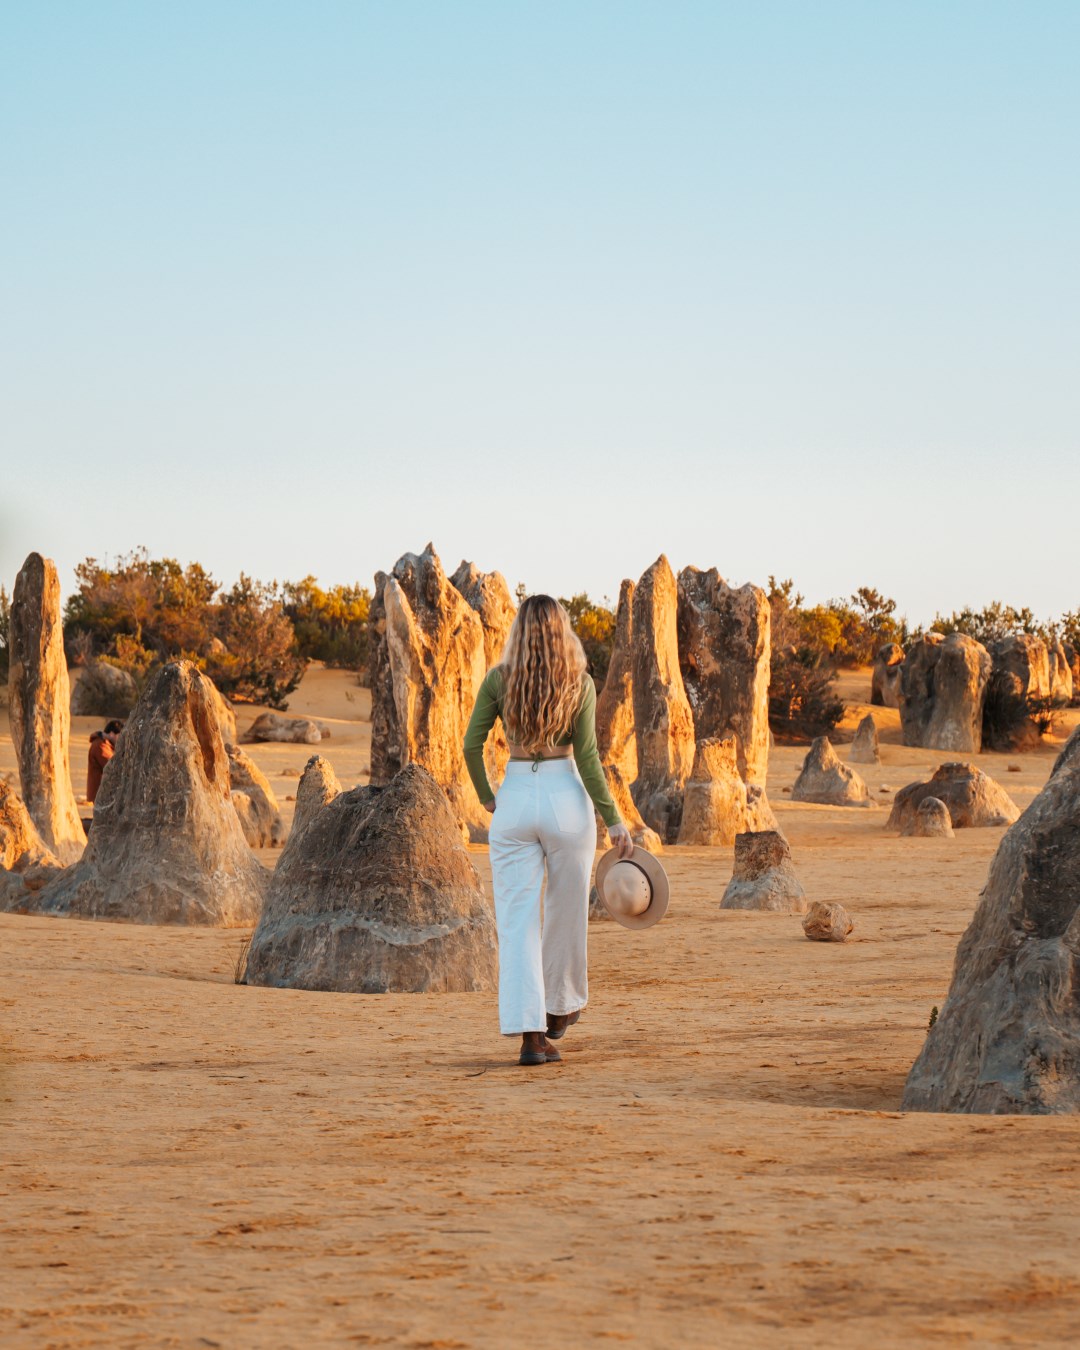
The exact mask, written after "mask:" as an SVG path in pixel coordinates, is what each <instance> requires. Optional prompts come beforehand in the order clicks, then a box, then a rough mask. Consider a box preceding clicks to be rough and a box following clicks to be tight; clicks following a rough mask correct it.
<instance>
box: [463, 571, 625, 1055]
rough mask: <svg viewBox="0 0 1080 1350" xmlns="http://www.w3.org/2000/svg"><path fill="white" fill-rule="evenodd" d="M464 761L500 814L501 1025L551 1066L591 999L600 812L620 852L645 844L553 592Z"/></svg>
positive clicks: (485, 691)
mask: <svg viewBox="0 0 1080 1350" xmlns="http://www.w3.org/2000/svg"><path fill="white" fill-rule="evenodd" d="M497 717H501V718H502V723H503V727H504V729H505V731H506V738H507V740H508V741H509V743H510V763H509V764H508V765H507V766H506V778H505V779H504V781H503V785H502V787H501V788H500V789H499V795H498V798H496V797H495V794H494V793H493V792H492V790H491V785H490V784H489V783H488V780H487V774H486V773H485V772H484V742H485V741H486V740H487V737H488V733H489V732H490V731H491V728H492V727H493V726H494V725H495V719H496V718H497ZM571 753H572V754H573V758H572V759H571V757H570V756H571ZM465 762H466V764H467V765H468V768H469V776H470V777H471V778H472V781H473V786H474V787H475V788H476V792H477V795H478V796H479V798H480V800H481V802H483V804H484V806H485V807H486V808H487V809H488V810H489V811H491V812H493V813H494V819H493V820H492V822H491V834H490V839H491V876H492V883H493V886H494V890H495V922H496V927H497V929H498V935H499V1023H500V1029H501V1031H502V1034H503V1035H504V1036H516V1035H518V1034H519V1033H520V1034H521V1036H522V1042H521V1056H520V1059H519V1063H521V1064H548V1063H551V1062H552V1061H554V1060H558V1059H560V1058H561V1056H560V1055H559V1052H558V1050H556V1048H555V1047H554V1046H553V1045H552V1044H551V1041H554V1040H558V1039H559V1038H560V1037H561V1036H563V1035H564V1034H565V1032H566V1028H567V1027H568V1026H569V1025H571V1024H572V1023H573V1022H576V1021H577V1019H578V1014H579V1013H580V1011H581V1009H582V1008H584V1006H585V1004H586V1003H587V1001H588V997H589V988H588V976H587V973H586V950H585V949H586V939H587V936H588V929H589V875H590V873H591V871H592V861H593V854H594V852H595V850H596V824H595V820H594V817H593V806H594V805H595V806H596V809H597V810H598V811H599V812H600V815H601V817H602V819H603V821H604V824H605V825H606V826H607V827H608V838H609V839H610V840H611V843H612V844H613V845H614V846H615V848H616V849H617V850H618V853H619V857H629V856H630V854H631V853H632V852H633V848H634V845H633V842H632V840H631V838H630V832H629V830H627V828H626V826H625V825H624V824H623V823H622V819H621V817H620V816H619V810H618V807H617V806H616V805H615V803H614V802H613V801H612V799H611V793H610V792H609V791H608V786H607V780H606V779H605V778H604V771H603V769H602V768H601V766H600V756H599V755H598V753H597V750H596V689H595V687H594V685H593V682H592V679H591V678H590V676H589V675H588V673H587V670H586V661H585V652H584V649H583V648H582V646H581V643H580V642H579V641H578V638H577V635H576V634H575V633H574V630H573V628H571V626H570V616H569V614H567V612H566V610H565V609H564V608H563V607H562V605H560V604H559V602H558V601H557V600H553V599H552V598H551V596H550V595H530V596H529V597H528V598H527V599H526V600H523V601H522V604H521V608H520V609H519V610H518V612H517V616H516V617H515V619H514V623H513V627H512V628H511V629H510V636H509V637H508V638H507V641H506V648H505V650H504V651H503V655H502V660H501V661H500V663H499V664H498V665H497V666H494V667H493V668H492V669H491V670H489V671H488V673H487V675H486V676H485V677H484V682H483V684H481V686H480V692H479V693H478V694H477V697H476V706H475V707H474V708H473V713H472V717H471V718H470V720H469V726H468V730H467V731H466V733H465ZM575 766H576V767H575ZM590 798H591V799H592V800H591V801H590V800H589V799H590ZM545 863H546V864H547V893H546V895H545V897H544V918H543V923H542V924H541V920H540V892H541V890H542V888H543V884H544V865H545Z"/></svg>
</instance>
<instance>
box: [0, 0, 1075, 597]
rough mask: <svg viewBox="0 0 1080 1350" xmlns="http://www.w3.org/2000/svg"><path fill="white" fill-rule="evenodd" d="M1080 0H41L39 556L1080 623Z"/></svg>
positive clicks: (21, 94) (28, 82) (16, 351)
mask: <svg viewBox="0 0 1080 1350" xmlns="http://www.w3.org/2000/svg"><path fill="white" fill-rule="evenodd" d="M1078 52H1080V4H1077V3H1075V2H1074V0H1068V2H1066V3H1053V0H1039V3H1037V4H1032V3H1029V2H1028V0H1018V2H1017V3H1000V0H998V2H995V0H978V2H977V3H949V0H933V2H932V3H919V2H918V0H893V2H891V3H890V0H877V2H872V0H857V2H853V3H830V2H829V0H815V2H814V3H806V2H804V0H797V2H795V3H774V2H772V0H753V2H752V3H751V0H740V3H730V4H727V3H722V2H721V0H712V2H711V3H680V2H679V0H664V2H661V0H653V2H652V3H647V4H642V3H634V2H633V0H617V2H612V3H598V2H597V0H572V2H564V0H555V2H554V3H552V2H551V0H547V2H546V3H539V2H536V3H515V2H514V0H500V2H499V3H494V2H491V3H456V2H455V0H438V2H437V3H408V0H383V2H382V3H363V2H362V0H342V3H330V2H328V0H293V3H287V4H286V3H272V2H271V0H259V2H258V3H254V2H251V3H247V2H245V0H228V3H222V2H221V0H213V3H209V2H202V3H200V2H199V0H184V3H182V4H154V3H147V2H146V0H132V2H131V3H109V2H108V0H94V2H93V3H85V2H84V0H68V2H67V3H54V2H52V0H8V3H6V4H5V5H4V6H3V8H2V12H0V62H2V69H0V116H2V126H0V173H2V192H3V210H2V213H0V216H2V218H0V233H2V238H3V269H2V271H3V279H2V282H0V286H2V300H0V310H2V317H0V325H2V350H0V360H2V372H0V381H2V384H3V391H2V392H3V401H2V434H3V450H2V454H3V466H2V467H3V472H2V474H0V578H3V579H4V580H5V581H6V583H7V584H8V587H9V589H10V585H11V581H12V580H13V578H14V574H15V571H16V570H17V568H18V566H19V565H20V563H21V561H22V559H23V557H24V556H25V554H26V553H27V552H28V551H29V550H31V549H38V550H40V551H42V552H45V553H48V554H51V555H52V556H53V557H55V558H56V560H57V562H58V563H59V564H60V566H61V569H62V572H63V575H64V580H65V585H70V583H71V568H72V567H73V565H74V564H75V563H76V562H77V561H78V560H79V559H80V558H82V557H84V556H86V555H88V554H94V555H96V556H98V557H101V556H103V555H105V554H108V555H110V556H115V555H116V554H117V553H119V552H121V551H124V550H127V549H129V548H131V547H133V546H135V545H138V544H146V545H147V546H148V547H149V548H150V549H151V551H152V552H154V553H155V554H168V555H172V556H177V557H179V558H180V559H181V560H184V561H186V560H188V559H191V558H197V559H199V560H200V561H202V562H203V563H205V564H206V565H207V566H209V567H210V569H211V570H212V571H213V572H214V574H215V575H216V576H218V577H219V579H221V580H223V581H231V580H233V579H234V578H235V576H236V575H237V573H238V572H239V571H240V570H241V569H244V570H245V571H247V572H249V573H251V574H254V575H255V576H258V577H262V578H266V579H270V578H273V577H276V578H278V579H279V580H281V579H285V578H286V577H289V578H294V577H298V576H301V575H303V574H305V573H307V572H313V573H315V574H316V575H317V576H318V577H319V578H320V579H321V580H323V581H324V582H333V581H352V580H356V579H358V580H361V581H370V578H371V575H372V573H373V572H374V571H375V569H376V568H379V567H384V568H385V567H388V566H389V565H390V564H391V563H392V562H393V561H394V559H395V558H397V557H398V556H399V555H400V554H401V553H402V552H404V551H405V550H407V549H419V548H420V547H422V546H423V544H424V543H425V542H426V541H427V540H428V539H429V538H432V539H433V540H434V542H435V545H436V547H437V548H438V550H439V552H440V553H441V554H442V556H443V559H444V562H445V563H446V564H447V567H448V568H452V567H454V566H455V565H456V564H457V562H458V561H459V560H460V558H462V557H468V558H471V559H473V560H475V561H476V562H477V563H479V564H480V565H481V566H482V567H484V568H498V569H500V570H502V571H503V572H505V573H506V575H507V577H508V579H509V581H510V582H511V584H513V583H515V582H517V581H519V580H522V581H524V582H525V583H526V584H527V585H528V587H529V588H530V589H534V590H540V589H544V590H553V591H555V592H557V593H560V592H566V591H569V590H570V589H571V588H573V589H581V588H587V589H588V590H590V591H591V592H593V593H594V594H596V595H603V594H605V593H606V594H609V595H614V594H616V593H617V587H618V583H619V580H620V578H621V577H623V576H624V575H625V576H637V575H639V574H640V572H641V571H642V570H643V569H644V568H645V567H646V566H647V565H648V564H649V563H650V562H651V561H652V560H653V558H654V557H655V556H656V555H657V554H658V553H659V552H661V551H665V552H667V554H668V556H669V557H670V558H671V560H672V562H673V564H674V565H675V566H676V567H679V566H681V565H683V564H685V563H687V562H693V563H696V564H698V565H699V566H702V567H708V566H712V565H715V566H717V567H719V568H720V570H721V572H722V573H723V574H724V575H726V576H727V577H728V578H729V579H731V580H732V581H735V582H742V581H745V580H753V581H758V582H762V583H763V582H764V581H765V579H766V577H767V576H768V574H769V573H770V572H772V573H776V574H778V575H780V576H788V575H790V576H793V577H794V578H795V579H796V582H797V584H798V586H799V588H800V589H801V590H803V591H804V592H805V593H806V594H807V595H808V596H809V597H811V598H813V599H815V600H817V599H825V598H827V597H828V596H830V595H834V594H844V593H847V592H850V591H851V590H853V589H854V588H855V587H856V586H858V585H860V584H866V583H869V584H874V585H877V586H878V587H880V588H881V589H883V590H886V591H887V592H888V593H890V594H892V595H894V596H895V597H896V598H897V600H898V601H899V602H900V605H901V608H902V609H904V610H905V611H907V612H908V613H909V615H910V616H911V617H912V618H915V619H922V618H927V617H929V616H930V615H931V614H932V613H933V612H934V610H935V609H938V608H941V609H946V610H947V609H951V608H953V607H957V606H960V605H963V604H965V603H970V604H982V603H985V602H987V601H989V600H992V599H995V598H996V599H1003V600H1008V601H1011V602H1013V603H1017V604H1020V603H1027V604H1030V605H1032V606H1033V607H1034V608H1035V609H1036V610H1037V611H1038V612H1039V613H1040V614H1045V615H1049V614H1053V613H1056V612H1059V611H1061V610H1063V609H1066V608H1070V609H1071V608H1075V607H1077V606H1080V566H1078V557H1080V552H1078V548H1077V532H1076V531H1077V527H1076V518H1077V502H1078V489H1080V378H1078V377H1080V175H1078V172H1077V165H1078V163H1080V135H1078V132H1080V81H1078V79H1077V57H1078Z"/></svg>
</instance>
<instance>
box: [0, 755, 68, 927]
mask: <svg viewBox="0 0 1080 1350" xmlns="http://www.w3.org/2000/svg"><path fill="white" fill-rule="evenodd" d="M60 868H61V864H60V861H59V859H58V858H56V856H55V855H54V854H53V853H51V852H50V851H49V850H48V849H47V848H46V847H45V845H44V843H43V842H42V839H41V835H40V834H38V831H37V827H36V826H35V824H34V822H33V821H32V820H31V819H30V813H29V811H27V809H26V807H25V806H24V805H23V803H22V800H21V799H20V797H19V794H18V793H17V792H16V791H15V789H14V788H13V787H12V786H11V784H10V783H5V782H2V781H0V909H20V908H22V906H23V902H24V900H25V897H26V894H27V891H28V890H40V888H41V887H42V886H44V885H45V884H47V883H48V882H49V881H52V880H54V879H55V877H56V875H57V873H58V872H59V871H60Z"/></svg>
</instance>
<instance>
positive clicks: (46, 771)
mask: <svg viewBox="0 0 1080 1350" xmlns="http://www.w3.org/2000/svg"><path fill="white" fill-rule="evenodd" d="M8 641H9V661H10V664H9V669H8V694H9V704H10V718H11V740H12V744H13V745H14V747H15V758H16V761H17V763H18V766H19V780H20V782H21V784H22V800H23V802H24V803H25V805H26V809H27V811H29V812H30V819H31V820H32V821H33V822H34V824H35V825H36V826H37V829H38V833H39V834H40V835H41V838H42V840H43V841H44V843H45V846H46V847H47V848H48V849H49V850H50V851H51V852H52V853H54V854H55V855H56V857H57V858H59V860H60V861H61V862H62V863H70V862H74V861H75V860H76V859H77V858H78V857H80V855H81V854H82V851H83V848H84V847H85V845H86V832H85V831H84V830H83V827H82V821H81V820H80V819H79V811H78V807H77V806H76V804H75V792H74V790H73V788H72V786H71V772H70V769H69V767H68V745H69V742H70V739H71V690H70V686H69V684H68V673H67V663H66V660H65V657H64V631H63V624H62V622H61V618H60V578H59V576H58V575H57V571H56V564H55V563H54V562H53V561H52V560H51V559H50V558H43V557H42V556H41V554H40V553H31V554H30V556H29V557H28V558H27V560H26V562H25V563H23V566H22V570H21V571H20V572H19V575H18V576H17V577H16V579H15V589H14V591H13V592H12V596H11V616H10V634H9V639H8Z"/></svg>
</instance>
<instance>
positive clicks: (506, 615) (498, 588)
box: [450, 560, 517, 792]
mask: <svg viewBox="0 0 1080 1350" xmlns="http://www.w3.org/2000/svg"><path fill="white" fill-rule="evenodd" d="M450 581H451V583H452V584H453V585H454V586H455V587H456V588H457V589H458V590H459V591H460V592H461V594H462V595H463V596H464V598H465V600H466V601H467V603H468V604H469V605H470V607H471V608H472V609H474V610H475V611H476V613H477V615H478V616H479V618H480V622H481V624H483V627H484V663H485V665H486V666H487V668H488V669H489V670H490V669H491V667H492V666H496V665H498V664H499V661H500V659H501V657H502V653H503V648H504V647H505V646H506V639H507V638H508V637H509V636H510V628H511V626H512V624H513V622H514V616H515V615H516V613H517V608H516V606H515V605H514V600H513V597H512V596H511V594H510V587H509V586H508V585H507V584H506V578H505V577H504V576H503V574H502V573H501V572H481V571H480V569H479V568H478V567H477V566H476V564H475V563H470V562H465V561H464V560H463V561H462V562H461V563H460V564H459V565H458V569H457V571H456V572H455V573H454V575H453V576H452V577H451V578H450ZM469 712H470V713H471V712H472V709H471V708H470V709H469ZM509 758H510V747H509V745H507V742H506V733H505V731H504V730H503V724H502V720H501V719H500V720H499V721H498V722H496V723H495V725H494V727H492V729H491V734H490V735H489V736H488V738H487V744H486V745H485V746H484V767H485V769H486V770H487V776H488V782H489V783H490V784H491V786H492V789H493V790H494V791H495V792H498V790H499V786H500V784H501V783H502V780H503V775H504V774H505V773H506V765H507V761H508V760H509Z"/></svg>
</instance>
